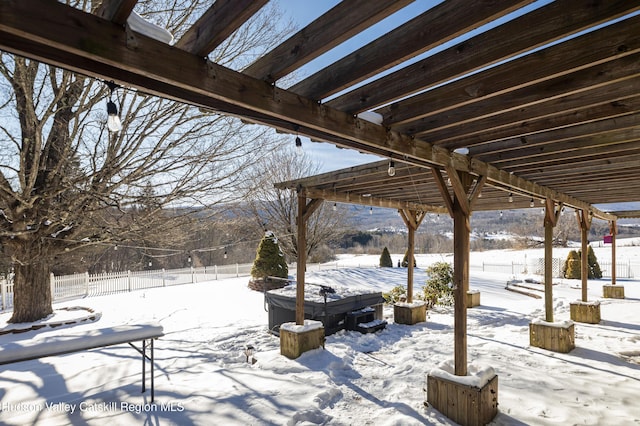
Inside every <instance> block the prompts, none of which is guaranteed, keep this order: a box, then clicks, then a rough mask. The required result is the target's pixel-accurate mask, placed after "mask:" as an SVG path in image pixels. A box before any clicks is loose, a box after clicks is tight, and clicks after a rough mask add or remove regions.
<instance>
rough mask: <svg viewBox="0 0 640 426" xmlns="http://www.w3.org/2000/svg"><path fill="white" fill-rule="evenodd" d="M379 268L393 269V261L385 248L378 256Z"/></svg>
mask: <svg viewBox="0 0 640 426" xmlns="http://www.w3.org/2000/svg"><path fill="white" fill-rule="evenodd" d="M380 267H381V268H393V261H392V260H391V254H389V249H387V247H385V248H384V249H383V250H382V254H381V255H380Z"/></svg>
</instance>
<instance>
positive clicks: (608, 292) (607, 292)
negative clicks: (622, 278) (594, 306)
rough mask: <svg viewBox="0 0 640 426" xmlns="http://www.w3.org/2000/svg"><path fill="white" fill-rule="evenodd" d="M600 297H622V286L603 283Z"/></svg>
mask: <svg viewBox="0 0 640 426" xmlns="http://www.w3.org/2000/svg"><path fill="white" fill-rule="evenodd" d="M602 297H605V298H607V299H624V286H623V285H617V284H616V285H613V284H605V285H603V286H602Z"/></svg>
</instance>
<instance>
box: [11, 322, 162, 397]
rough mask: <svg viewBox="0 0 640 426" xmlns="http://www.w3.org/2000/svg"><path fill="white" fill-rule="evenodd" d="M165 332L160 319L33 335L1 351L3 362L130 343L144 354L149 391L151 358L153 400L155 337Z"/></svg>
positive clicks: (143, 388) (143, 361)
mask: <svg viewBox="0 0 640 426" xmlns="http://www.w3.org/2000/svg"><path fill="white" fill-rule="evenodd" d="M162 336H164V332H163V329H162V326H161V325H160V324H158V323H149V324H137V325H121V326H115V327H108V328H99V329H92V330H87V331H85V332H82V333H78V332H76V333H64V332H62V333H61V334H59V335H55V336H50V337H47V338H45V339H37V338H32V339H28V340H23V341H14V342H11V343H8V344H4V345H3V347H2V351H0V365H4V364H12V363H15V362H22V361H29V360H33V359H39V358H44V357H48V356H55V355H65V354H69V353H72V352H79V351H83V350H88V349H95V348H101V347H105V346H113V345H121V344H124V343H128V344H129V345H130V346H131V347H132V348H134V349H135V350H136V351H138V352H139V353H140V355H142V392H145V391H146V386H145V385H146V378H145V376H146V371H145V369H146V367H145V366H146V361H147V360H149V361H150V362H151V402H153V398H154V386H153V385H154V383H153V341H154V339H157V338H159V337H162ZM138 341H140V342H142V347H141V348H139V347H137V346H135V345H134V344H133V342H138ZM147 347H149V349H150V351H149V356H147Z"/></svg>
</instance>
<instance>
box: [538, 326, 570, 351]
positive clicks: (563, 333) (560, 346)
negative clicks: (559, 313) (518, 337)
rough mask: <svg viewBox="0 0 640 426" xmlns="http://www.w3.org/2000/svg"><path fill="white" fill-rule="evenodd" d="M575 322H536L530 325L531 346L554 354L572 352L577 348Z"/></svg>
mask: <svg viewBox="0 0 640 426" xmlns="http://www.w3.org/2000/svg"><path fill="white" fill-rule="evenodd" d="M575 341H576V340H575V330H574V326H573V322H571V321H563V322H546V321H542V320H534V321H532V322H531V323H530V324H529V342H530V344H531V346H535V347H537V348H542V349H547V350H550V351H554V352H563V353H567V352H571V350H572V349H573V348H575V347H576V343H575Z"/></svg>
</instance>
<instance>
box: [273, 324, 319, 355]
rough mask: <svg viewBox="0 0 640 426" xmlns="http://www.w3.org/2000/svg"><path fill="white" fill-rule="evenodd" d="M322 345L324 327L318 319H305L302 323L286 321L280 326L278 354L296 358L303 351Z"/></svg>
mask: <svg viewBox="0 0 640 426" xmlns="http://www.w3.org/2000/svg"><path fill="white" fill-rule="evenodd" d="M319 347H324V327H323V326H322V322H320V321H312V320H305V321H304V325H296V323H293V322H287V323H284V324H282V325H281V326H280V354H281V355H284V356H286V357H287V358H291V359H296V358H298V357H299V356H300V355H302V354H303V353H304V352H307V351H310V350H313V349H317V348H319Z"/></svg>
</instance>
